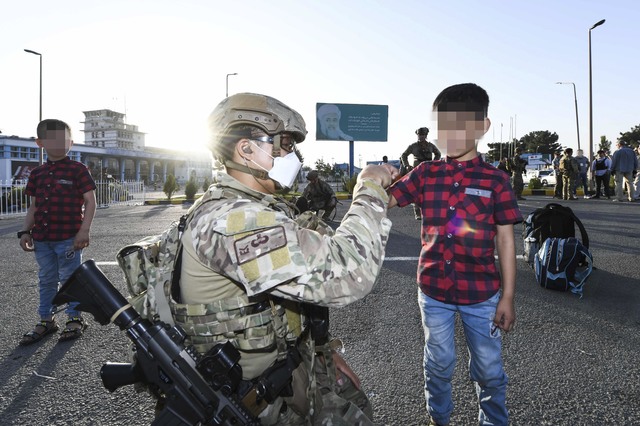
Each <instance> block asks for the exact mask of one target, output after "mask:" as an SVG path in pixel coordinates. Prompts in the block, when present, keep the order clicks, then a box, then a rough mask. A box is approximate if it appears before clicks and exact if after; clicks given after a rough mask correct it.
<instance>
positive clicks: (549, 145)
mask: <svg viewBox="0 0 640 426" xmlns="http://www.w3.org/2000/svg"><path fill="white" fill-rule="evenodd" d="M519 145H520V146H522V148H523V150H524V151H525V152H533V153H538V154H553V153H554V152H556V151H558V150H560V149H561V148H562V145H560V144H559V143H558V135H557V134H556V132H553V133H551V132H549V131H548V130H537V131H534V132H529V133H527V134H526V135H524V136H523V137H521V138H520V141H519Z"/></svg>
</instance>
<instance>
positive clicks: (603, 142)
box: [596, 136, 611, 152]
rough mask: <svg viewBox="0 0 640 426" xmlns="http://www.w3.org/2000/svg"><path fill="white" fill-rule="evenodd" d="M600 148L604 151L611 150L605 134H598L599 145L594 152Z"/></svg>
mask: <svg viewBox="0 0 640 426" xmlns="http://www.w3.org/2000/svg"><path fill="white" fill-rule="evenodd" d="M600 150H603V151H604V152H609V151H610V150H611V141H609V140H607V137H606V136H600V145H599V146H598V149H597V150H596V152H597V151H600Z"/></svg>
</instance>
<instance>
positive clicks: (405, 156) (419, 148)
mask: <svg viewBox="0 0 640 426" xmlns="http://www.w3.org/2000/svg"><path fill="white" fill-rule="evenodd" d="M409 155H413V167H415V166H417V165H418V164H420V163H422V162H423V161H434V160H439V159H440V157H441V156H442V154H441V153H440V150H439V149H438V148H437V147H436V146H435V145H434V144H432V143H431V142H425V143H420V141H417V142H414V143H412V144H411V145H409V147H408V148H407V149H406V150H405V151H404V152H403V153H402V156H400V162H401V163H402V165H403V166H405V167H409V165H410V164H409Z"/></svg>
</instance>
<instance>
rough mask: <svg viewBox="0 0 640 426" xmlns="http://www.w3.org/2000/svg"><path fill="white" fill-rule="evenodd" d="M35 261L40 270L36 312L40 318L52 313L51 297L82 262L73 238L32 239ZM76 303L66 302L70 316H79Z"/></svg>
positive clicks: (79, 251) (80, 251) (80, 253)
mask: <svg viewBox="0 0 640 426" xmlns="http://www.w3.org/2000/svg"><path fill="white" fill-rule="evenodd" d="M33 244H34V248H35V255H36V262H38V266H39V268H40V270H39V271H38V278H39V280H40V283H39V286H40V306H39V307H38V314H39V315H40V317H41V318H47V317H50V316H51V315H52V314H53V298H54V297H55V295H56V293H57V292H58V287H59V286H60V285H61V284H64V282H65V281H66V280H67V278H69V277H70V276H71V274H72V273H73V271H75V270H76V268H77V267H78V266H80V264H81V263H82V250H74V249H73V238H70V239H68V240H62V241H34V242H33ZM77 305H78V303H76V302H74V303H68V304H67V309H66V313H67V315H68V316H70V317H76V316H80V312H78V311H77V310H76V309H75V307H76V306H77Z"/></svg>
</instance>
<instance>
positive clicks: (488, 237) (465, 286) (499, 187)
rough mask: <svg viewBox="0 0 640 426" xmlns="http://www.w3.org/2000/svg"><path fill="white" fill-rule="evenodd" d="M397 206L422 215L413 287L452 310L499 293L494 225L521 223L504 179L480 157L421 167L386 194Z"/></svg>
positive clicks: (433, 163) (422, 164) (449, 160)
mask: <svg viewBox="0 0 640 426" xmlns="http://www.w3.org/2000/svg"><path fill="white" fill-rule="evenodd" d="M390 193H391V195H393V197H395V199H396V200H397V202H398V205H399V206H400V207H403V206H406V205H407V204H409V203H416V204H417V205H419V206H420V207H421V210H422V235H421V238H422V250H421V252H420V260H419V262H418V284H419V285H420V288H421V290H422V292H423V293H424V294H426V295H427V296H429V297H431V298H434V299H436V300H439V301H442V302H445V303H451V304H456V305H468V304H472V303H479V302H484V301H485V300H487V299H489V298H491V296H493V295H494V294H495V293H496V292H497V291H498V290H499V289H500V274H499V272H498V268H497V267H496V264H495V258H494V250H495V243H494V238H495V236H496V230H497V228H496V225H507V224H514V223H518V222H521V221H522V214H521V213H520V209H519V208H518V204H517V202H516V198H515V196H514V194H513V189H512V188H511V184H510V183H509V176H507V175H506V174H505V173H504V172H502V171H500V170H498V169H496V168H495V167H493V166H491V165H490V164H487V163H485V162H484V161H483V160H482V158H481V157H479V156H478V157H476V158H474V159H473V160H469V161H463V162H459V161H456V160H452V159H450V158H447V159H446V160H441V161H433V162H426V163H421V164H420V165H419V166H418V167H416V168H415V169H413V170H412V171H411V172H410V173H408V174H407V175H406V176H404V177H403V178H402V179H401V180H399V181H398V182H396V183H395V184H394V185H393V186H392V187H391V190H390Z"/></svg>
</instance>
